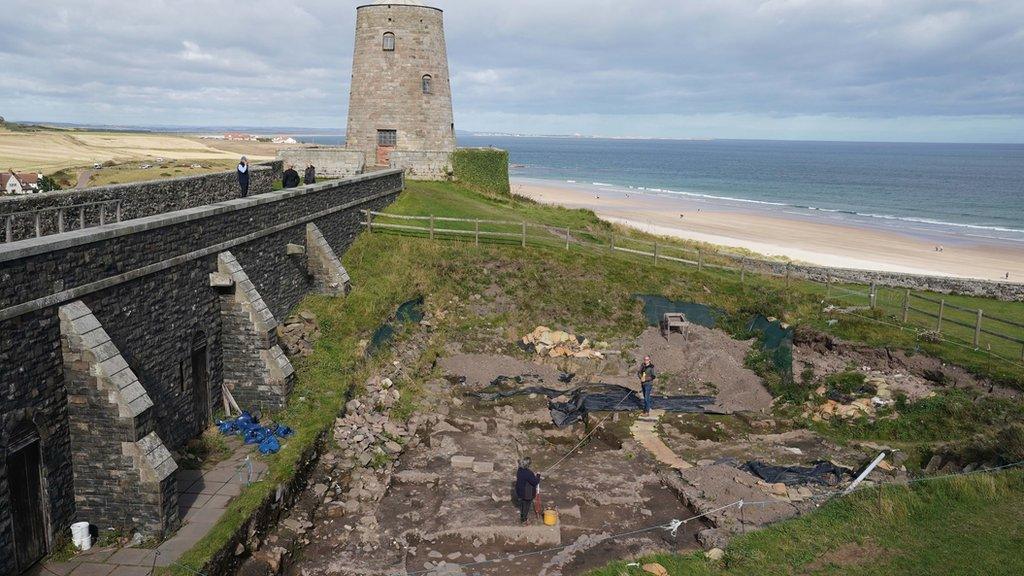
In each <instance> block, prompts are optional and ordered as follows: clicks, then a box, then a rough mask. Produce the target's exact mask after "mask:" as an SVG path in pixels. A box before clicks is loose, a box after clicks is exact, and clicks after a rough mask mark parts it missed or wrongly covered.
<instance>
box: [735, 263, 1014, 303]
mask: <svg viewBox="0 0 1024 576" xmlns="http://www.w3.org/2000/svg"><path fill="white" fill-rule="evenodd" d="M733 260H734V262H733V264H732V265H733V266H734V267H740V266H741V265H742V266H744V267H746V269H747V270H748V271H757V272H761V273H764V274H771V275H773V276H785V275H786V274H787V271H788V273H789V274H790V275H791V276H792V277H793V278H802V279H806V280H813V281H815V282H821V283H824V282H827V281H828V280H829V278H831V281H832V282H846V283H856V284H871V283H875V284H878V285H879V286H891V287H895V288H909V289H911V290H930V291H933V292H941V293H945V294H963V295H967V296H981V297H985V298H995V299H997V300H1006V301H1018V302H1019V301H1024V284H1019V283H1010V282H993V281H991V280H975V279H971V278H952V277H948V276H923V275H919V274H905V273H901V272H880V271H875V270H856V269H852V268H826V267H824V266H814V265H808V264H787V263H786V262H774V261H770V260H759V259H753V258H739V257H734V258H733Z"/></svg>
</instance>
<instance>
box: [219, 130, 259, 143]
mask: <svg viewBox="0 0 1024 576" xmlns="http://www.w3.org/2000/svg"><path fill="white" fill-rule="evenodd" d="M224 139H225V140H233V141H235V142H253V141H255V140H256V137H255V136H253V135H252V134H242V133H241V132H228V133H227V134H225V135H224Z"/></svg>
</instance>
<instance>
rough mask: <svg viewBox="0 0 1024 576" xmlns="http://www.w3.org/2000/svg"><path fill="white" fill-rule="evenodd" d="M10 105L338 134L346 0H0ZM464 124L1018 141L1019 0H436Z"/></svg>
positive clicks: (59, 113)
mask: <svg viewBox="0 0 1024 576" xmlns="http://www.w3.org/2000/svg"><path fill="white" fill-rule="evenodd" d="M3 4H4V10H3V13H4V29H5V33H3V34H0V70H2V71H3V88H2V89H0V115H2V116H6V117H7V118H8V119H20V120H42V121H60V122H77V123H103V124H122V125H125V124H131V125H153V124H167V125H195V126H199V125H241V126H253V127H258V126H308V127H316V128H339V129H343V128H344V126H345V114H346V109H347V100H348V81H349V74H350V69H351V57H352V44H353V29H354V26H355V7H356V6H357V5H359V4H360V2H353V1H346V0H293V1H287V0H248V1H235V0H202V1H195V0H74V1H72V0H65V1H53V0H4V2H3ZM434 5H436V6H438V7H440V8H443V9H444V10H445V21H446V34H447V38H448V57H449V62H450V66H451V74H452V88H453V91H454V101H455V119H456V127H457V128H460V129H462V130H475V131H501V132H522V133H539V134H565V133H582V134H597V135H609V136H651V137H682V138H686V137H718V138H779V139H793V138H797V139H830V140H908V141H918V140H925V141H975V142H1024V0H674V1H673V0H614V1H611V0H503V1H492V0H437V2H436V3H435V4H434Z"/></svg>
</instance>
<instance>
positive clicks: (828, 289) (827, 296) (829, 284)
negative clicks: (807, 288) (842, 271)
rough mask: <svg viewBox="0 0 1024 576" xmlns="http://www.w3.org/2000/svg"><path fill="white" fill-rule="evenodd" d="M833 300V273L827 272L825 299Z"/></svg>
mask: <svg viewBox="0 0 1024 576" xmlns="http://www.w3.org/2000/svg"><path fill="white" fill-rule="evenodd" d="M830 298H832V271H831V270H826V271H825V299H826V300H828V299H830Z"/></svg>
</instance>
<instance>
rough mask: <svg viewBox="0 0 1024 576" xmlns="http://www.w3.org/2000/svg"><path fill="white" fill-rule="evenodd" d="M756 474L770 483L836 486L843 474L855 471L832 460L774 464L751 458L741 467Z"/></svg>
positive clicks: (850, 474) (846, 474)
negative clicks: (799, 464) (802, 464)
mask: <svg viewBox="0 0 1024 576" xmlns="http://www.w3.org/2000/svg"><path fill="white" fill-rule="evenodd" d="M740 469H742V470H746V471H747V472H750V473H751V474H753V475H754V476H757V477H758V478H760V479H762V480H764V481H765V482H768V483H770V484H776V483H779V482H781V483H783V484H786V485H790V484H808V483H810V482H814V483H816V484H824V485H827V486H834V485H836V484H838V483H839V482H840V481H841V480H842V479H843V476H852V475H853V471H852V470H850V469H848V468H843V467H842V466H836V465H835V464H833V463H831V462H826V461H824V460H823V461H820V462H815V463H814V466H772V465H770V464H765V463H764V462H758V461H757V460H751V461H750V462H747V463H746V464H744V465H743V466H741V467H740Z"/></svg>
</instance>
